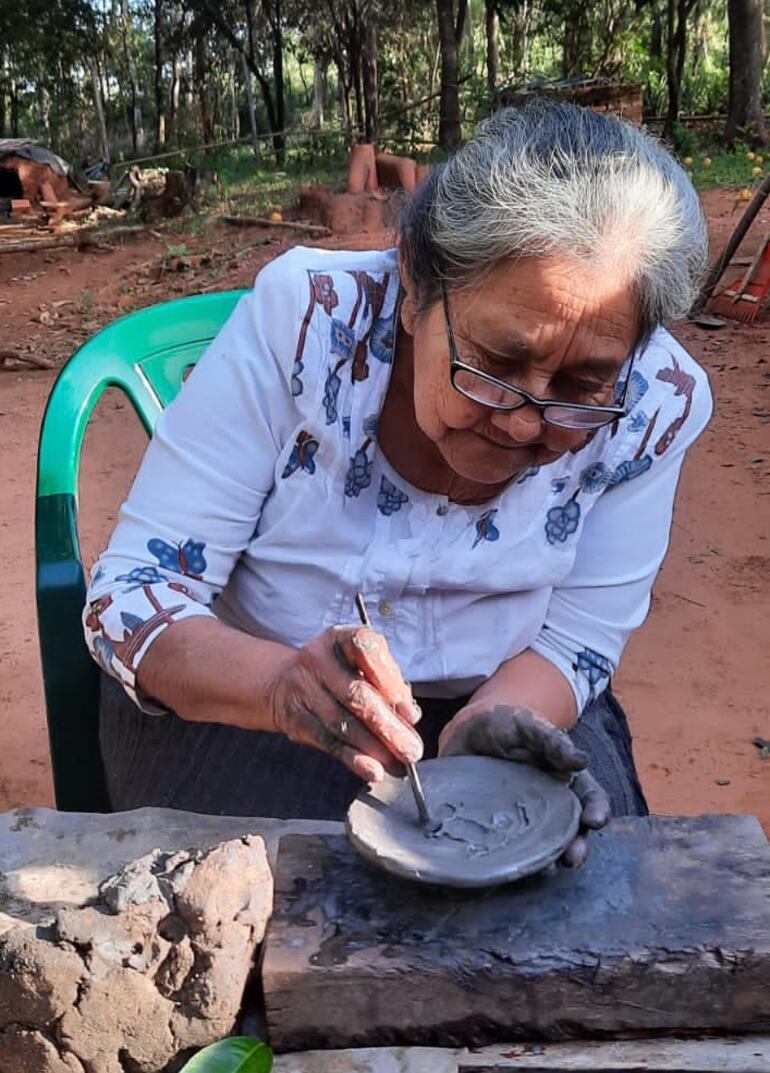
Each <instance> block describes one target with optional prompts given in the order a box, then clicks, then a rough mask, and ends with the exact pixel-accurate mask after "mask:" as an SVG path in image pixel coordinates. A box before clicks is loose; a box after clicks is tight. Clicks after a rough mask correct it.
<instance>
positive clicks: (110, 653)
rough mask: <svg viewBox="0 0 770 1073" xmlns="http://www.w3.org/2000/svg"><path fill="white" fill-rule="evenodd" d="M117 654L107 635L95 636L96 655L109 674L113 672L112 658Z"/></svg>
mask: <svg viewBox="0 0 770 1073" xmlns="http://www.w3.org/2000/svg"><path fill="white" fill-rule="evenodd" d="M114 655H115V649H114V648H113V647H112V644H111V642H110V641H108V640H107V638H106V637H94V656H96V661H97V663H98V664H99V666H100V667H101V668H102V670H104V671H106V672H107V674H112V660H113V657H114Z"/></svg>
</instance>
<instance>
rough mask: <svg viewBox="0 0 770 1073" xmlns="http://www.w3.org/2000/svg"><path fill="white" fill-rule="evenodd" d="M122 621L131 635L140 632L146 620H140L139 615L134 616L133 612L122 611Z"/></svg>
mask: <svg viewBox="0 0 770 1073" xmlns="http://www.w3.org/2000/svg"><path fill="white" fill-rule="evenodd" d="M120 621H121V622H122V623H123V625H124V626H125V627H126V629H127V630H128V632H129V633H133V632H134V630H138V629H139V627H140V626H144V619H143V618H139V616H138V615H135V614H133V612H131V611H121V612H120Z"/></svg>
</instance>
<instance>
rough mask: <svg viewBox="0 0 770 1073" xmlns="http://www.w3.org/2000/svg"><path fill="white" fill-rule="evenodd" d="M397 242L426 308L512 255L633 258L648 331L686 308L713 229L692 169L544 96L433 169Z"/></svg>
mask: <svg viewBox="0 0 770 1073" xmlns="http://www.w3.org/2000/svg"><path fill="white" fill-rule="evenodd" d="M397 229H398V234H399V246H400V248H401V252H402V254H403V256H404V259H405V262H406V267H407V270H408V272H409V274H410V276H411V278H412V280H413V281H414V283H415V285H416V288H417V291H418V294H419V299H420V307H421V308H422V309H425V308H426V307H427V306H429V305H431V304H432V303H433V302H434V301H436V300H437V299H438V297H439V296H440V293H441V286H442V284H445V285H446V286H448V287H450V288H452V287H471V288H472V287H474V286H477V285H478V284H479V282H480V281H481V280H482V279H483V278H484V276H485V275H486V274H487V273H488V272H489V270H490V269H491V268H492V267H494V265H495V264H497V262H498V261H500V260H501V259H502V258H505V257H532V256H534V257H540V256H545V255H547V254H550V253H566V254H569V255H571V256H573V257H576V258H578V259H580V260H583V261H586V262H589V263H595V264H602V263H605V262H606V263H608V264H610V263H612V257H613V252H614V253H616V254H620V255H621V256H622V257H623V258H624V260H625V262H626V265H627V271H628V273H629V279H630V285H631V286H632V287H633V289H634V292H635V294H636V298H637V302H638V308H639V314H640V318H641V321H642V326H643V328H642V330H643V331H645V332H646V331H648V330H649V329H650V328H652V327H654V326H656V325H658V324H660V323H662V322H663V321H667V320H670V319H673V318H676V317H682V316H684V315H685V314H686V313H687V312H688V310H689V309H690V307H691V305H692V303H693V301H694V299H695V296H696V293H697V288H698V282H699V278H700V276H701V274H702V272H703V271H704V269H705V266H706V257H707V235H706V225H705V221H704V218H703V213H702V211H701V207H700V203H699V201H698V197H697V194H696V193H695V190H694V189H693V186H692V184H691V183H690V181H689V179H688V177H687V175H686V173H685V171H684V170H683V169H682V168H681V167H680V165H679V164H678V163H677V161H676V160H675V159H674V158H673V156H671V154H670V153H669V152H668V151H667V150H666V149H665V148H664V147H663V146H662V145H661V144H660V142H658V141H657V140H655V139H654V138H652V137H651V136H650V135H649V134H646V133H645V132H644V131H642V130H641V129H639V128H638V127H635V126H632V125H631V124H630V123H626V122H624V121H622V120H620V119H617V118H615V117H614V116H610V115H606V114H599V113H597V112H594V111H592V110H591V109H587V108H578V107H576V106H575V105H571V104H560V103H554V102H549V101H544V100H538V101H535V102H533V103H531V104H529V105H527V106H526V107H524V108H505V109H502V110H501V111H499V112H496V113H495V114H494V115H492V116H491V117H490V118H489V119H486V120H484V121H483V122H482V123H481V124H480V125H479V128H478V132H477V134H476V136H475V138H474V139H473V140H472V141H470V142H469V143H468V144H467V145H466V146H464V148H462V149H460V150H459V151H458V152H457V153H456V154H455V155H454V156H453V157H451V158H450V159H449V160H448V161H446V163H444V164H441V165H439V166H438V167H436V168H434V170H433V171H432V172H431V173H430V175H429V177H428V179H427V180H426V182H425V183H424V184H423V186H422V187H420V188H419V190H418V191H417V192H416V193H415V194H414V195H413V196H412V198H411V199H410V200H409V201H408V202H407V203H406V204H405V205H404V207H403V208H402V210H401V213H400V217H399V221H398V225H397Z"/></svg>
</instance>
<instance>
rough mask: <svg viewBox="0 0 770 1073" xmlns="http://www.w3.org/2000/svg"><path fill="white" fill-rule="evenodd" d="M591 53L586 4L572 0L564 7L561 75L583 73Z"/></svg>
mask: <svg viewBox="0 0 770 1073" xmlns="http://www.w3.org/2000/svg"><path fill="white" fill-rule="evenodd" d="M590 53H591V26H590V23H589V21H588V12H587V10H586V5H585V4H584V3H583V2H582V0H572V2H571V3H570V4H568V5H567V7H566V9H565V17H564V41H563V43H562V64H561V66H562V75H563V76H564V78H573V77H574V76H575V75H580V74H582V73H583V67H584V65H585V61H586V60H587V59H589V58H590Z"/></svg>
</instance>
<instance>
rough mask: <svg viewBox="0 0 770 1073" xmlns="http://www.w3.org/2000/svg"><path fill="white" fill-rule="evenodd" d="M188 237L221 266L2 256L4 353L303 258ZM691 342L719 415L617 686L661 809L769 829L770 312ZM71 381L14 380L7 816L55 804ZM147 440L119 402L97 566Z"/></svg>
mask: <svg viewBox="0 0 770 1073" xmlns="http://www.w3.org/2000/svg"><path fill="white" fill-rule="evenodd" d="M704 203H705V205H706V208H707V211H708V214H709V217H710V223H711V229H712V235H713V238H714V248H715V249H716V248H718V247H719V246H721V244H722V243H723V242H724V240H725V238H726V236H727V234H728V233H729V231H730V230H731V229H732V227H733V225H734V222H735V220H736V218H737V208H736V205H735V200H734V194H733V193H732V192H728V191H710V192H709V193H708V194H706V195H704ZM768 229H770V209H765V210H763V212H762V214H761V216H760V219H759V221H758V222H757V223H756V224H755V225H754V228H753V229H752V232H751V234H750V236H749V238H748V239H747V241H746V244H745V247H744V249H743V250H741V251H740V252H741V254H743V255H744V256H746V255H749V254H751V253H752V252H753V250H754V249H755V248H756V245H757V243H758V241H759V237H760V236H761V235H762V234H765V233H767V231H768ZM296 237H297V236H295V235H292V236H291V239H292V240H293V239H294V238H296ZM300 238H301V236H300ZM387 238H388V236H387V235H385V234H382V233H381V234H379V235H377V234H367V235H359V236H350V235H346V236H344V237H343V236H340V238H338V239H336V240H331V241H330V242H328V243H324V244H325V245H334V246H343V245H344V246H347V247H359V248H363V247H366V246H375V245H380V244H383V243H384V242H386V241H387ZM169 241H171V240H170V239H169ZM173 241H174V242H181V241H184V242H185V243H186V244H187V246H188V247H189V250H190V252H191V253H194V254H200V253H207V252H211V253H212V261H211V263H210V264H208V265H193V266H192V267H190V268H189V270H188V271H186V272H178V271H168V270H164V263H165V264H166V265H167V264H168V263H169V258H168V250H167V248H166V246H165V245H164V242H163V241H160V240H157V241H156V240H150V241H143V242H142V243H141V244H132V245H125V246H119V247H117V248H116V249H115V250H114V251H113V252H106V253H104V252H102V253H99V252H84V253H75V252H73V251H71V250H68V251H66V252H59V253H47V254H45V255H44V254H42V253H36V254H18V255H17V254H14V255H4V256H0V326H1V332H0V350H5V349H11V350H17V351H19V350H24V349H27V348H28V349H29V350H30V351H32V352H34V353H37V354H44V355H46V356H48V357H50V358H52V359H54V360H56V361H57V363H61V361H62V360H63V359H64V358H65V357H66V355H67V354H68V353H70V352H71V350H72V349H73V348H74V346H75V345H76V344H77V343H78V342H79V341H81V340H82V339H83V338H85V337H86V336H87V335H89V334H90V333H91V332H92V331H94V330H96V328H98V327H99V326H100V325H102V324H105V323H107V322H108V321H109V320H111V319H113V318H114V317H116V316H118V315H120V314H121V313H123V312H125V311H126V310H128V309H131V308H136V307H139V306H143V305H147V304H150V303H152V302H155V301H160V300H163V299H165V298H168V297H172V296H174V295H176V294H183V293H196V292H198V291H201V290H215V289H221V288H225V287H231V286H247V285H248V284H249V283H250V282H251V280H252V279H253V276H254V273H255V271H256V269H257V268H258V267H259V265H260V264H261V263H263V262H264V261H265V260H267V259H269V258H270V257H272V256H274V255H275V253H276V252H277V251H278V250H279V249H281V248H283V247H284V246H286V245H288V244H289V242H288V241H287V240H286V239H283V238H281V239H280V240H277V239H276V237H275V233H271V234H270V235H267V234H266V233H265V232H263V231H260V230H258V229H253V230H248V231H238V232H237V233H235V234H233V233H232V232H227V231H225V232H222V231H209V233H208V235H207V236H206V237H205V238H202V237H193V236H182V237H177V236H175V237H174V239H173ZM174 252H176V251H174ZM57 303H58V304H57ZM677 335H678V336H679V338H680V339H681V340H682V342H683V343H684V345H685V346H686V347H688V348H689V349H690V350H691V352H692V353H693V354H694V355H695V356H696V357H697V358H698V359H699V360H700V361H701V362H702V363H703V365H704V366H705V368H706V369H707V371H708V373H709V375H710V378H711V384H712V388H713V391H714V395H715V400H716V413H715V416H714V419H713V421H712V423H711V425H710V427H709V428H708V430H707V431H706V433H705V434H704V435H703V437H702V438H701V439H700V441H699V442H698V443H697V444H696V446H695V447H694V448H693V449H692V450H691V452H690V454H689V456H688V459H687V462H686V465H685V470H684V475H683V478H682V482H681V486H680V493H679V497H678V501H677V509H676V516H675V522H674V528H673V533H672V541H671V549H670V552H669V555H668V558H667V560H666V563H665V565H664V567H663V570H662V572H661V575H660V577H659V579H658V582H657V584H656V586H655V591H654V597H653V606H652V611H651V614H650V616H649V618H648V620H647V622H646V624H645V625H644V626H643V627H642V628H641V629H640V630H639V631H637V633H636V634H635V636H634V637H633V638H632V640H631V642H630V644H629V647H628V650H627V652H626V655H625V657H624V659H623V663H622V666H621V669H620V673H619V675H618V677H617V680H616V687H617V692H618V695H619V696H620V698H621V699H622V701H623V704H624V705H625V707H626V710H627V711H628V713H629V716H630V719H631V723H632V727H633V730H634V734H635V737H636V750H637V760H638V763H639V768H640V771H641V774H642V781H643V783H644V786H645V789H646V791H647V794H648V797H649V800H650V803H651V806H652V807H653V809H654V810H655V811H658V812H672V813H681V814H694V813H700V812H749V813H754V814H756V815H758V816H759V817H760V819H761V820H762V822H763V824H764V826H765V830H766V831H768V832H770V759H766V760H762V759H760V757H759V751H758V749H757V747H756V746H755V745H754V744H753V743H752V739H753V738H754V737H755V736H758V735H760V736H763V737H765V738H770V704H768V699H767V697H768V686H769V685H770V681H769V679H768V650H769V649H770V643H769V642H770V628H769V627H768V621H769V620H770V536H769V534H770V524H769V523H770V480H769V479H768V478H770V348H769V347H768V342H770V313H765V314H764V315H763V317H762V318H760V319H759V320H758V321H757V322H756V323H755V324H754V325H753V326H746V325H738V324H733V323H731V324H730V325H729V326H728V327H727V328H725V329H722V330H720V331H718V332H705V331H703V330H701V329H699V328H697V327H695V326H693V325H690V324H685V325H682V326H680V328H679V330H678V331H677ZM54 375H55V374H54V373H53V372H48V371H43V372H34V371H24V370H22V369H21V368H19V369H15V370H13V371H11V370H4V371H3V370H2V369H0V448H1V450H2V478H1V484H0V487H1V488H2V496H1V498H0V504H1V508H0V558H1V559H2V562H3V574H4V582H3V613H2V615H1V616H0V809H2V808H9V807H12V806H16V805H32V804H35V805H50V804H51V803H52V795H51V785H50V776H49V767H48V758H47V748H46V733H45V717H44V709H43V698H42V687H41V681H40V668H39V662H38V651H37V638H36V623H35V609H34V578H33V507H34V486H35V452H36V443H37V435H38V429H39V425H40V419H41V416H42V413H43V408H44V406H45V401H46V398H47V395H48V392H49V390H50V388H51V384H52V382H53V379H54ZM143 443H144V436H143V433H142V432H141V430H140V429H139V427H138V424H137V422H136V420H135V419H134V417H133V414H132V413H131V411H130V409H129V408H128V407H127V406H126V405H125V404H124V402H123V401H122V400H121V399H120V398H119V397H113V396H111V395H110V396H108V397H106V398H105V400H104V401H103V402H102V404H101V405H100V407H99V408H98V410H97V412H96V414H95V417H94V419H93V422H92V425H91V426H90V429H89V434H88V436H87V441H86V447H85V451H84V460H83V468H82V470H81V485H80V487H81V532H82V539H83V545H84V553H85V556H86V558H87V560H88V561H91V559H92V558H93V556H94V555H95V554H96V553H97V552H98V550H99V549H100V548H101V547H102V545H103V543H104V542H105V540H106V538H107V537H108V534H109V531H110V529H111V527H112V525H113V523H114V519H115V515H116V512H117V509H118V506H119V504H120V501H121V499H122V497H123V495H124V493H125V491H126V489H127V487H128V484H129V482H130V480H131V476H132V474H133V472H134V469H135V466H136V463H137V461H138V459H139V457H140V455H141V451H142V448H143Z"/></svg>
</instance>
